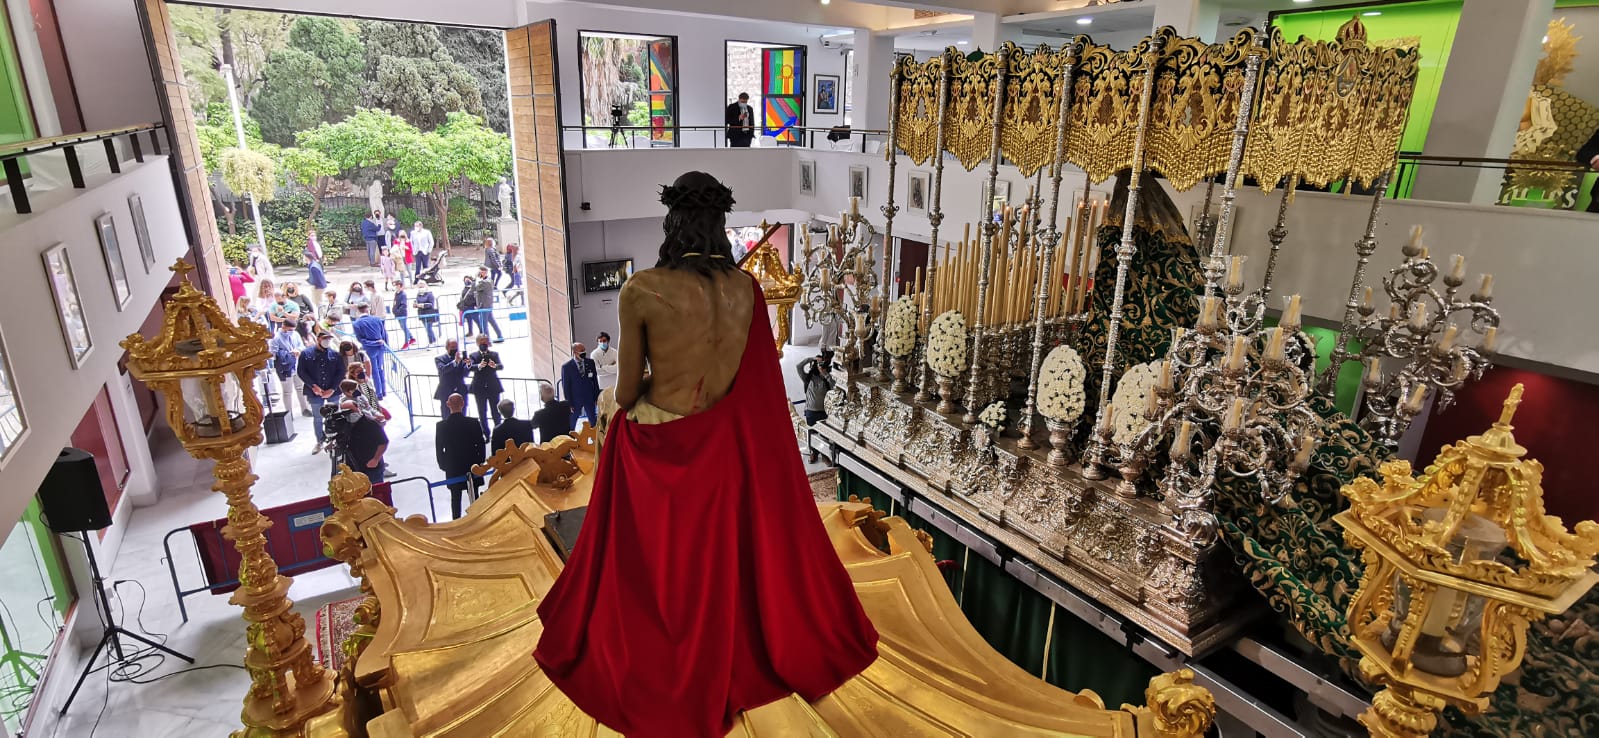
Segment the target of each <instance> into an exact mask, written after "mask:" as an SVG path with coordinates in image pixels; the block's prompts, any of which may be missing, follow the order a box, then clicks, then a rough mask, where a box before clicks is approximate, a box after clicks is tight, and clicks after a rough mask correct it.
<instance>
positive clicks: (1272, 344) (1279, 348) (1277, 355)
mask: <svg viewBox="0 0 1599 738" xmlns="http://www.w3.org/2000/svg"><path fill="white" fill-rule="evenodd" d="M1266 358H1267V359H1268V360H1270V361H1282V360H1283V329H1282V328H1281V327H1277V328H1273V329H1271V338H1270V340H1269V341H1268V343H1267V345H1266Z"/></svg>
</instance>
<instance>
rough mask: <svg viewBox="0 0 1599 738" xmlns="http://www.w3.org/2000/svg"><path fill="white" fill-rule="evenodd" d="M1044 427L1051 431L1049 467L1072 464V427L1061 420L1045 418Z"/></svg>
mask: <svg viewBox="0 0 1599 738" xmlns="http://www.w3.org/2000/svg"><path fill="white" fill-rule="evenodd" d="M1044 427H1046V428H1048V429H1049V447H1050V451H1049V457H1048V459H1047V460H1048V461H1049V465H1050V466H1066V465H1068V464H1070V463H1072V458H1071V444H1072V426H1071V424H1070V423H1062V422H1060V421H1059V420H1052V419H1050V418H1044Z"/></svg>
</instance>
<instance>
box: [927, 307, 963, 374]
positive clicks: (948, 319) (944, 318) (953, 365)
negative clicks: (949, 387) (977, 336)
mask: <svg viewBox="0 0 1599 738" xmlns="http://www.w3.org/2000/svg"><path fill="white" fill-rule="evenodd" d="M927 366H928V368H930V369H932V370H933V373H935V374H937V375H938V376H940V377H943V378H945V379H954V378H956V377H959V376H960V375H961V372H963V371H965V370H966V317H965V316H963V315H961V314H960V311H959V310H951V311H949V312H946V313H944V314H943V315H940V316H938V317H937V318H934V319H933V325H932V327H931V328H929V329H928V331H927Z"/></svg>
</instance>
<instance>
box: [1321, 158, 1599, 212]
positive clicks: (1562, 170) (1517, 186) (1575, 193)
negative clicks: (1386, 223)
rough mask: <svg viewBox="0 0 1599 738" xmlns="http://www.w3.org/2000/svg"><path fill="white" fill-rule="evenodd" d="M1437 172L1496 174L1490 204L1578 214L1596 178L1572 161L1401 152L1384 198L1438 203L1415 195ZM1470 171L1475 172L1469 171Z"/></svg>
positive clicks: (1347, 190) (1343, 189) (1349, 190)
mask: <svg viewBox="0 0 1599 738" xmlns="http://www.w3.org/2000/svg"><path fill="white" fill-rule="evenodd" d="M1436 169H1450V170H1458V171H1459V172H1460V173H1461V174H1466V173H1468V172H1470V173H1472V174H1475V173H1476V172H1479V171H1481V170H1494V171H1497V172H1498V173H1499V176H1500V180H1501V183H1500V187H1499V196H1498V199H1497V200H1496V201H1495V204H1498V205H1506V206H1511V207H1524V208H1535V209H1542V210H1566V211H1573V210H1583V209H1586V208H1587V207H1588V205H1589V201H1590V200H1589V197H1590V195H1589V193H1590V192H1592V190H1593V186H1594V180H1595V179H1596V178H1599V173H1596V172H1594V171H1593V170H1591V169H1589V168H1588V167H1586V166H1584V165H1582V164H1578V163H1577V162H1575V161H1571V160H1559V159H1517V158H1510V159H1494V158H1483V157H1471V156H1434V155H1430V154H1425V153H1418V152H1411V151H1401V152H1400V153H1399V165H1398V167H1397V168H1396V169H1395V171H1394V177H1393V180H1392V181H1391V182H1390V183H1389V187H1388V197H1390V198H1395V199H1412V198H1414V199H1420V200H1437V199H1441V198H1439V197H1437V196H1436V194H1434V193H1428V192H1425V191H1423V192H1416V182H1417V180H1418V178H1419V177H1420V176H1421V175H1422V174H1423V173H1424V172H1428V171H1432V170H1436ZM1473 170H1475V171H1473ZM1299 189H1301V190H1320V191H1326V192H1333V193H1337V194H1347V195H1367V194H1370V193H1371V190H1370V188H1368V187H1362V186H1350V185H1349V183H1347V182H1334V183H1332V184H1330V185H1328V186H1327V187H1311V186H1309V185H1304V184H1301V185H1299Z"/></svg>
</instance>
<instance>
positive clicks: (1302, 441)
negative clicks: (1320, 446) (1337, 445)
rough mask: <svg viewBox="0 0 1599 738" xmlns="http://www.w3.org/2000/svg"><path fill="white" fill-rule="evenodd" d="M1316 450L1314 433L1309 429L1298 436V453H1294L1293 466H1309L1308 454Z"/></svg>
mask: <svg viewBox="0 0 1599 738" xmlns="http://www.w3.org/2000/svg"><path fill="white" fill-rule="evenodd" d="M1315 452H1316V435H1315V434H1314V433H1312V432H1310V431H1309V430H1306V431H1305V432H1304V433H1302V434H1300V436H1299V453H1297V454H1295V455H1294V468H1295V469H1304V468H1306V467H1308V466H1310V455H1311V454H1313V453H1315Z"/></svg>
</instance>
